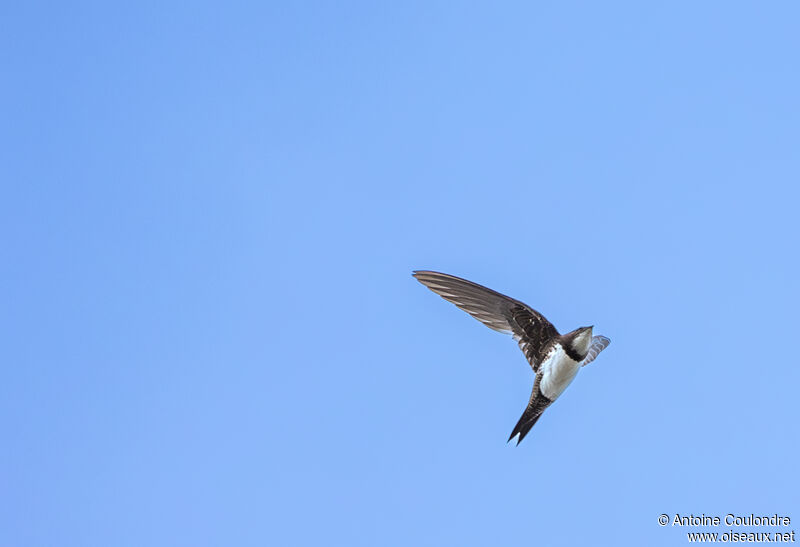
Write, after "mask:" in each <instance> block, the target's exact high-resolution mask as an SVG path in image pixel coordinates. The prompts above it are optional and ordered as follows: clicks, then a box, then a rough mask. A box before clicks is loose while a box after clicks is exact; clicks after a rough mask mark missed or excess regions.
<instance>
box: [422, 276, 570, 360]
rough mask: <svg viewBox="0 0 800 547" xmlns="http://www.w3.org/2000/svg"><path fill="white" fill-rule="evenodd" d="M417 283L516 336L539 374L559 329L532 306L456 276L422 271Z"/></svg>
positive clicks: (500, 329)
mask: <svg viewBox="0 0 800 547" xmlns="http://www.w3.org/2000/svg"><path fill="white" fill-rule="evenodd" d="M414 277H416V278H417V281H419V282H420V283H422V284H423V285H425V286H426V287H428V288H429V289H430V290H432V291H433V292H435V293H436V294H438V295H439V296H441V297H442V298H444V299H445V300H447V301H449V302H452V303H453V304H455V305H456V306H458V307H459V308H461V309H462V310H464V311H465V312H467V313H468V314H470V315H471V316H472V317H474V318H475V319H477V320H478V321H480V322H481V323H483V324H484V325H486V326H487V327H489V328H490V329H493V330H496V331H498V332H504V333H508V334H513V335H514V339H515V340H516V341H517V343H518V344H519V347H520V349H521V350H522V352H523V353H524V354H525V357H527V359H528V362H529V363H530V364H531V367H533V370H534V372H536V371H538V369H539V365H540V364H541V362H542V358H543V357H544V351H545V349H546V347H547V344H548V342H550V340H552V339H553V338H554V337H556V336H558V331H557V330H556V328H555V327H554V326H553V325H552V324H551V323H550V322H549V321H548V320H547V319H545V317H544V316H543V315H542V314H540V313H539V312H537V311H536V310H534V309H532V308H531V307H530V306H528V305H526V304H524V303H522V302H520V301H519V300H515V299H513V298H511V297H508V296H506V295H504V294H500V293H499V292H496V291H493V290H492V289H488V288H486V287H484V286H482V285H478V284H477V283H473V282H472V281H467V280H466V279H461V278H460V277H456V276H454V275H448V274H443V273H439V272H431V271H426V270H420V271H416V272H414Z"/></svg>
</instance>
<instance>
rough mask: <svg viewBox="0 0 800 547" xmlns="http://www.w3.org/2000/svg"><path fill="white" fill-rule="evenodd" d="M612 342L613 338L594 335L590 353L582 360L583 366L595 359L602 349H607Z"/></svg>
mask: <svg viewBox="0 0 800 547" xmlns="http://www.w3.org/2000/svg"><path fill="white" fill-rule="evenodd" d="M610 343H611V340H609V339H608V338H606V337H605V336H592V345H590V346H589V353H587V354H586V358H585V359H584V360H583V361H581V366H582V367H585V366H586V365H588V364H589V363H591V362H592V361H594V359H595V357H597V356H598V355H599V353H600V352H601V351H603V350H604V349H606V348H607V347H608V345H609V344H610Z"/></svg>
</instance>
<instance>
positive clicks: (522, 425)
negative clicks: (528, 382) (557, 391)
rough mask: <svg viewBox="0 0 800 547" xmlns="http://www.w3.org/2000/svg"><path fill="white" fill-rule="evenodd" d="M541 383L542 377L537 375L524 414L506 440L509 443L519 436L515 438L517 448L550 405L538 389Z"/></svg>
mask: <svg viewBox="0 0 800 547" xmlns="http://www.w3.org/2000/svg"><path fill="white" fill-rule="evenodd" d="M541 381H542V375H541V374H537V375H536V381H535V382H534V383H533V391H532V392H531V399H530V401H528V406H527V407H525V412H523V413H522V416H521V417H520V419H519V421H518V422H517V425H515V426H514V431H512V432H511V436H510V437H509V438H508V440H509V441H511V439H513V438H514V437H515V436H517V435H519V437H517V446H519V443H521V442H522V439H524V438H525V435H527V434H528V432H529V431H530V430H531V428H532V427H533V426H534V425H535V424H536V422H537V421H539V418H541V416H542V413H543V412H544V411H545V409H546V408H547V407H548V406H550V404H551V403H552V401H551V400H550V399H548V398H547V397H545V396H544V395H542V392H541V390H540V389H539V384H540V383H541Z"/></svg>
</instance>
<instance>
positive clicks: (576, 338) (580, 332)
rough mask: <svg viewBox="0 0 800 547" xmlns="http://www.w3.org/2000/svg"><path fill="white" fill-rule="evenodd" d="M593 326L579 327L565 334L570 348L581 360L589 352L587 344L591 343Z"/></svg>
mask: <svg viewBox="0 0 800 547" xmlns="http://www.w3.org/2000/svg"><path fill="white" fill-rule="evenodd" d="M593 328H594V325H592V326H590V327H581V328H579V329H575V330H574V331H572V332H571V333H569V335H567V336H568V340H569V345H570V349H572V351H573V352H574V353H575V354H577V355H578V356H579V357H580V358H581V361H582V360H583V359H585V358H586V354H587V353H589V346H590V345H591V343H592V329H593Z"/></svg>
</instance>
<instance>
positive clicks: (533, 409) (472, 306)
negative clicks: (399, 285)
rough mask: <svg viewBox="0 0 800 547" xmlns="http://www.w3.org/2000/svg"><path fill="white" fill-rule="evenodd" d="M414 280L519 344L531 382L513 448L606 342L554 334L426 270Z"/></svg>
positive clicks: (534, 319) (534, 317) (492, 297)
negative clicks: (526, 360) (528, 369)
mask: <svg viewBox="0 0 800 547" xmlns="http://www.w3.org/2000/svg"><path fill="white" fill-rule="evenodd" d="M414 277H416V278H417V280H418V281H419V282H420V283H422V284H423V285H425V286H426V287H428V288H429V289H430V290H432V291H433V292H435V293H436V294H438V295H439V296H441V297H442V298H444V299H445V300H448V301H450V302H452V303H453V304H455V305H456V306H458V307H459V308H461V309H462V310H464V311H466V312H467V313H469V314H470V315H471V316H473V317H474V318H475V319H477V320H478V321H480V322H482V323H483V324H484V325H486V326H487V327H489V328H490V329H493V330H496V331H498V332H504V333H510V334H512V335H513V336H514V339H515V340H516V341H517V343H518V344H519V347H520V349H521V350H522V352H523V353H524V354H525V357H526V358H527V359H528V362H529V363H530V365H531V368H533V372H534V373H535V374H536V378H535V380H534V382H533V391H532V392H531V398H530V401H529V402H528V406H527V408H526V409H525V412H523V414H522V417H521V418H520V419H519V421H518V422H517V425H516V427H514V431H512V433H511V436H510V437H509V439H508V440H509V441H510V440H511V439H513V438H514V437H515V436H518V438H517V444H519V443H520V442H522V439H523V438H525V435H527V434H528V432H529V431H530V429H531V428H532V427H533V425H534V424H535V423H536V421H537V420H538V419H539V417H540V416H541V415H542V412H544V411H545V409H546V408H547V407H548V406H550V405H551V404H552V403H553V401H555V400H556V399H558V397H559V396H560V395H561V394H562V393H563V392H564V390H565V389H566V388H567V386H569V384H570V383H571V382H572V380H574V379H575V376H576V375H577V374H578V371H580V369H581V367H583V366H585V365H587V364H588V363H590V362H591V361H592V360H594V358H595V357H597V354H598V353H600V352H601V351H603V349H605V348H606V347H607V346H608V344H609V343H610V340H609V339H608V338H606V337H605V336H594V337H592V327H581V328H578V329H575V330H574V331H572V332H569V333H567V334H563V335H562V334H559V333H558V331H557V330H556V328H555V327H554V326H553V325H552V324H551V323H550V322H549V321H548V320H547V319H545V318H544V316H543V315H542V314H540V313H539V312H537V311H536V310H534V309H532V308H530V307H529V306H527V305H525V304H523V303H522V302H520V301H518V300H514V299H513V298H510V297H508V296H505V295H503V294H500V293H498V292H495V291H493V290H491V289H488V288H486V287H483V286H481V285H478V284H477V283H473V282H471V281H467V280H466V279H461V278H459V277H455V276H452V275H448V274H443V273H439V272H431V271H417V272H414Z"/></svg>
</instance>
